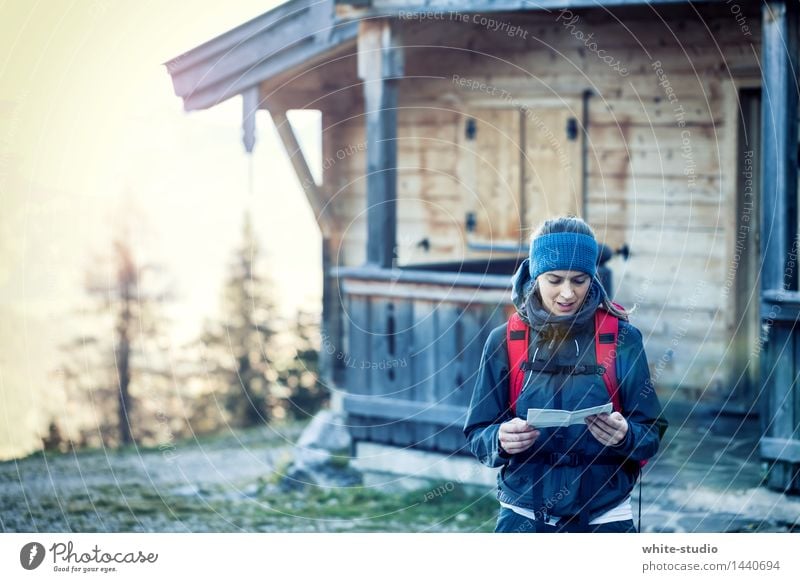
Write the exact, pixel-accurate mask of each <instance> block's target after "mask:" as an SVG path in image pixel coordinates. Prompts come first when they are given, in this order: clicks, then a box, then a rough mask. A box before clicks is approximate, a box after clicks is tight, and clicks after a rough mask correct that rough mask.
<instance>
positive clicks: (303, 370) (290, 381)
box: [279, 311, 330, 419]
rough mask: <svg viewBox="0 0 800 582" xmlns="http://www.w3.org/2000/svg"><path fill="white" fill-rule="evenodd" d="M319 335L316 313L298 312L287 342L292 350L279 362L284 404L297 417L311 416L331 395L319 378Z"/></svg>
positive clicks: (288, 411) (289, 412)
mask: <svg viewBox="0 0 800 582" xmlns="http://www.w3.org/2000/svg"><path fill="white" fill-rule="evenodd" d="M319 334H320V331H319V315H317V314H314V313H309V312H306V311H298V313H297V316H296V318H295V322H294V325H293V327H292V328H291V329H290V330H289V335H290V336H291V337H290V338H289V341H288V342H287V343H288V344H289V345H291V346H292V348H293V349H292V350H291V351H290V353H289V357H287V358H285V359H284V361H283V362H282V363H281V365H280V373H279V378H280V382H281V384H283V385H284V386H286V388H287V393H288V394H287V397H286V399H285V403H284V407H285V408H286V412H287V413H288V414H290V415H291V416H293V417H294V418H297V419H306V418H309V417H311V416H313V415H314V414H316V413H317V411H319V409H320V408H322V406H323V405H324V404H325V403H326V402H327V401H328V399H329V397H330V394H329V392H328V390H327V388H326V387H325V386H324V385H323V384H322V382H320V380H319V347H318V345H319Z"/></svg>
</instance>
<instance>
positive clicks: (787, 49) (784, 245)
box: [760, 0, 800, 491]
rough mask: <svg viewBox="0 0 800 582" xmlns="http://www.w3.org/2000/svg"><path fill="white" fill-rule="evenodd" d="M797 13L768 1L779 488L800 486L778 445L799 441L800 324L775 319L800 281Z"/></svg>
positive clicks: (764, 175) (767, 358)
mask: <svg viewBox="0 0 800 582" xmlns="http://www.w3.org/2000/svg"><path fill="white" fill-rule="evenodd" d="M797 16H798V9H797V3H796V0H776V1H768V2H765V3H764V4H763V7H762V26H763V40H762V42H763V46H762V81H761V82H762V99H761V118H762V121H761V123H762V144H763V151H762V157H761V159H762V171H761V197H762V204H761V294H760V304H761V318H762V327H763V328H764V329H765V330H766V333H767V336H766V346H765V350H764V353H763V355H762V357H761V358H760V368H761V370H760V371H761V378H760V381H761V388H762V397H763V399H762V402H763V407H762V428H763V435H762V438H761V443H760V445H761V453H762V455H763V456H764V457H765V458H767V459H770V460H771V459H779V460H778V461H776V462H775V463H774V464H773V465H772V466H771V467H770V469H769V473H768V476H767V485H768V486H769V487H770V488H773V489H777V490H779V491H789V490H796V489H800V483H797V474H796V472H795V469H794V467H793V460H792V459H794V458H795V455H796V448H797V447H788V446H786V447H778V446H776V443H788V442H794V443H796V442H797V441H796V440H795V439H796V434H797V426H798V423H800V411H797V412H796V411H795V407H794V406H793V402H794V401H795V398H796V391H797V390H798V389H800V387H798V380H797V373H798V371H797V364H798V362H797V356H798V354H800V329H798V326H797V321H796V320H795V321H784V320H776V319H775V317H776V314H777V313H780V312H781V311H782V310H783V307H784V305H785V304H787V303H789V302H791V299H792V298H790V297H787V295H792V294H791V292H790V290H792V289H795V288H796V284H797V269H798V266H797V257H796V252H797V248H796V246H795V237H796V236H797V154H798V147H797V108H798V104H797V102H798V92H797V68H796V67H797V23H798V20H797ZM793 254H794V256H792V255H793ZM768 309H773V310H772V311H768ZM789 311H791V310H789V309H787V312H789ZM790 451H793V452H791V455H789V454H788V453H789V452H790Z"/></svg>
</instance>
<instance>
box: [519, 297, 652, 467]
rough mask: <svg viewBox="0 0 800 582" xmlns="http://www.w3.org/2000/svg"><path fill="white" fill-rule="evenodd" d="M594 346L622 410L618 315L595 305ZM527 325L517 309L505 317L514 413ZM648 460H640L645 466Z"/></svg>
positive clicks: (615, 402)
mask: <svg viewBox="0 0 800 582" xmlns="http://www.w3.org/2000/svg"><path fill="white" fill-rule="evenodd" d="M614 307H617V308H618V309H620V310H624V308H623V307H622V306H621V305H618V304H616V303H614ZM594 329H595V334H594V349H595V354H596V356H597V363H598V364H599V365H600V366H602V367H603V383H604V384H605V385H606V390H607V391H608V396H609V397H610V398H611V404H612V406H613V408H614V410H615V411H617V412H622V407H621V406H620V400H619V381H618V380H617V366H616V357H617V338H618V337H619V319H618V318H617V317H616V316H615V315H614V314H612V313H609V312H608V311H606V310H604V309H598V310H597V311H595V314H594ZM529 333H530V328H529V327H528V325H527V324H526V323H525V322H524V321H522V318H520V316H519V313H517V312H514V315H512V316H511V317H510V318H509V320H508V328H507V330H506V345H507V346H508V365H509V395H508V396H509V398H508V402H509V409H510V410H511V413H512V414H514V411H515V410H516V406H517V399H518V398H519V395H520V393H521V392H522V383H523V381H524V379H525V371H524V369H523V366H524V364H525V363H526V362H528V340H529ZM646 464H647V461H641V462H640V463H639V465H640V467H644V466H645V465H646Z"/></svg>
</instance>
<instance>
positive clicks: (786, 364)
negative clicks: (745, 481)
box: [762, 324, 796, 490]
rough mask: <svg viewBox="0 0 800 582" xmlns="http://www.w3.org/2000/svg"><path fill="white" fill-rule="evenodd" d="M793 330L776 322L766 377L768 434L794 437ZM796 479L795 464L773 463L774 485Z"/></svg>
mask: <svg viewBox="0 0 800 582" xmlns="http://www.w3.org/2000/svg"><path fill="white" fill-rule="evenodd" d="M793 335H794V334H793V333H792V332H791V330H790V328H789V327H787V326H783V325H779V324H776V325H773V326H772V328H771V329H770V331H769V340H768V342H767V344H768V346H769V349H767V350H765V353H764V356H765V357H764V368H762V374H763V375H762V378H763V380H762V381H763V382H764V384H765V385H766V386H765V387H766V391H767V394H768V397H767V402H768V408H767V418H766V419H765V420H766V426H765V430H764V435H765V436H768V437H773V438H778V439H791V438H792V437H793V436H794V434H793V433H794V429H795V427H796V425H795V422H794V418H793V410H792V409H793V406H792V404H793V394H792V384H793V382H792V380H793V376H794V366H795V364H794V362H793V359H794V345H793V341H794V338H793ZM791 479H792V474H791V466H790V465H787V464H785V463H783V462H777V463H776V464H775V465H773V466H772V467H770V469H769V473H768V477H767V482H768V485H769V487H771V488H773V489H779V490H785V489H786V488H787V487H788V486H789V483H790V481H791Z"/></svg>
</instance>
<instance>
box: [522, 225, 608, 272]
mask: <svg viewBox="0 0 800 582" xmlns="http://www.w3.org/2000/svg"><path fill="white" fill-rule="evenodd" d="M528 269H529V270H530V273H531V278H532V279H534V280H535V279H536V277H538V276H539V275H541V274H542V273H547V272H548V271H562V270H563V271H580V272H582V273H588V274H589V275H594V274H595V272H596V270H597V241H596V240H594V238H593V237H591V236H589V235H588V234H579V233H577V232H555V233H552V234H545V235H542V236H539V237H536V238H535V239H533V240H532V241H531V252H530V263H529V265H528Z"/></svg>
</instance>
